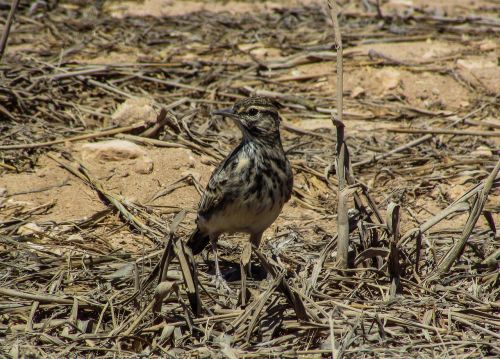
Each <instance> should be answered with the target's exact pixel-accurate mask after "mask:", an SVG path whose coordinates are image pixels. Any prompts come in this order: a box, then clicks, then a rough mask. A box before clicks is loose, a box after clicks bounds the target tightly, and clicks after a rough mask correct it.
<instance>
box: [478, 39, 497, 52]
mask: <svg viewBox="0 0 500 359" xmlns="http://www.w3.org/2000/svg"><path fill="white" fill-rule="evenodd" d="M496 48H497V44H496V43H495V42H494V41H493V40H491V39H487V40H483V41H481V42H480V43H479V50H481V51H491V50H495V49H496Z"/></svg>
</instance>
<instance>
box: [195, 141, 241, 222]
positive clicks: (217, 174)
mask: <svg viewBox="0 0 500 359" xmlns="http://www.w3.org/2000/svg"><path fill="white" fill-rule="evenodd" d="M241 147H242V144H240V145H238V147H236V148H235V149H234V150H233V151H232V152H231V153H230V154H229V156H227V157H226V158H225V159H224V161H223V162H222V163H221V164H220V165H219V166H218V167H217V168H216V169H215V170H214V172H213V173H212V175H211V177H210V180H209V181H208V185H207V188H206V190H205V193H204V194H203V196H202V197H201V201H200V204H199V206H198V214H199V215H202V216H203V217H205V218H207V219H208V217H210V216H211V214H212V213H214V212H216V211H218V210H219V209H221V208H222V207H223V206H224V205H225V204H226V203H227V201H229V200H230V197H231V196H232V194H231V193H232V191H231V189H232V188H233V187H232V186H228V181H230V180H231V179H232V178H229V177H230V176H229V175H228V171H227V170H228V167H229V166H230V165H231V163H232V162H234V161H235V160H236V158H237V156H238V153H239V152H240V150H241Z"/></svg>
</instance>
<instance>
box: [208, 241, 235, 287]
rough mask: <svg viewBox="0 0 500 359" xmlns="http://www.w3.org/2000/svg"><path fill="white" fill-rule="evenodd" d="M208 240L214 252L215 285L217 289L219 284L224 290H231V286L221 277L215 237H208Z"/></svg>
mask: <svg viewBox="0 0 500 359" xmlns="http://www.w3.org/2000/svg"><path fill="white" fill-rule="evenodd" d="M210 242H211V244H212V251H213V252H214V261H215V286H216V288H217V289H218V288H219V287H220V286H221V285H222V287H223V288H224V289H226V291H228V292H231V288H229V285H228V284H227V282H226V281H225V280H224V278H223V277H222V273H221V271H220V267H219V257H218V256H217V237H210Z"/></svg>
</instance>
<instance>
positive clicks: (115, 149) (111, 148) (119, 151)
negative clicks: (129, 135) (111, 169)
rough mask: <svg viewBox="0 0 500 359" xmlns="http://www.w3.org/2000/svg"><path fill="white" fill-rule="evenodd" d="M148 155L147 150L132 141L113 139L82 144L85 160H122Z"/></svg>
mask: <svg viewBox="0 0 500 359" xmlns="http://www.w3.org/2000/svg"><path fill="white" fill-rule="evenodd" d="M142 156H146V151H144V149H142V148H141V147H140V146H138V145H136V144H135V143H132V142H130V141H124V140H111V141H103V142H95V143H86V144H84V145H83V146H82V158H83V160H89V159H96V160H98V161H103V162H106V161H122V160H126V159H133V158H139V157H142Z"/></svg>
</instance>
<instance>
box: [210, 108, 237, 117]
mask: <svg viewBox="0 0 500 359" xmlns="http://www.w3.org/2000/svg"><path fill="white" fill-rule="evenodd" d="M212 115H219V116H222V117H230V118H233V119H236V114H235V113H234V111H233V109H232V108H231V107H228V108H222V109H220V110H216V111H213V112H212Z"/></svg>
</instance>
